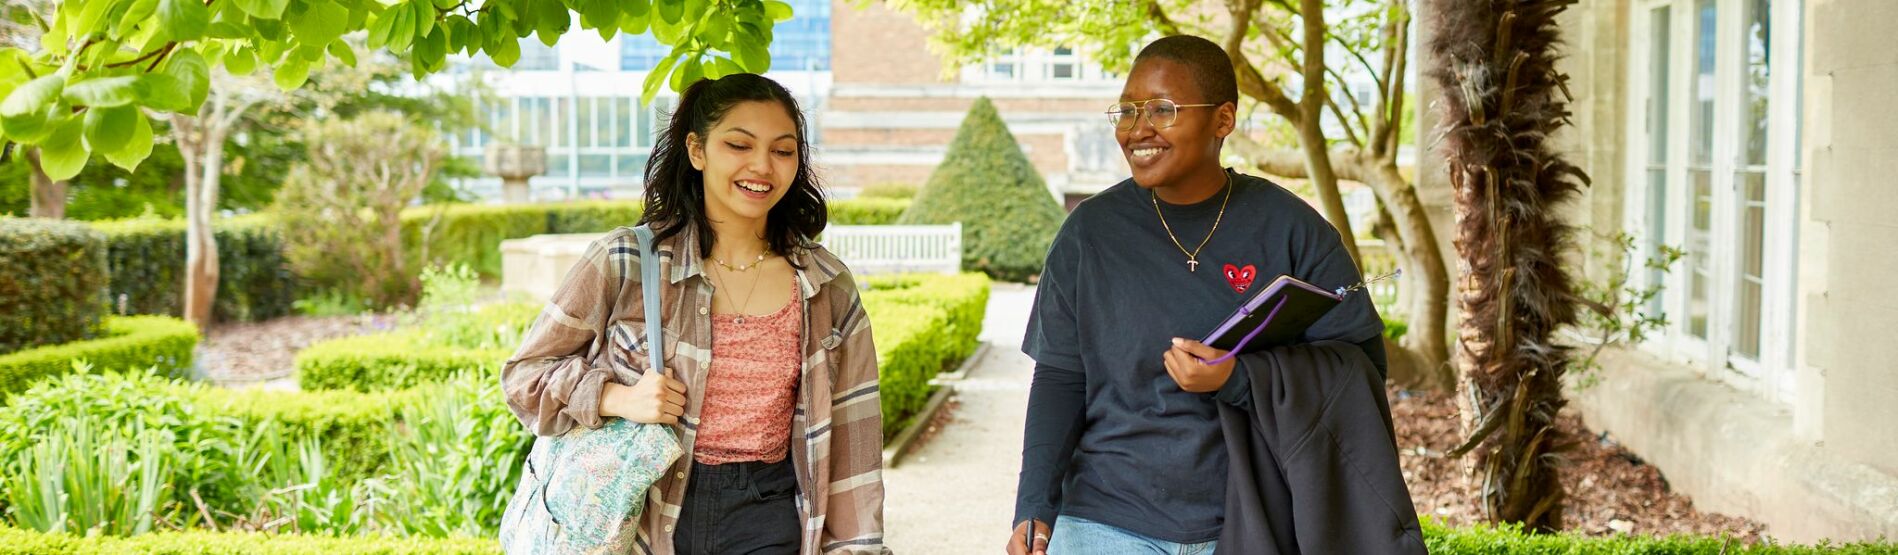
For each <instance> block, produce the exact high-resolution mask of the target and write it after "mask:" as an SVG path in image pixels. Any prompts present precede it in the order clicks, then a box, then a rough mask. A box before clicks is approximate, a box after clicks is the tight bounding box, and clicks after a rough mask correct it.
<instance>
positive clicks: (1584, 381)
mask: <svg viewBox="0 0 1898 555" xmlns="http://www.w3.org/2000/svg"><path fill="white" fill-rule="evenodd" d="M1608 241H1609V243H1610V244H1612V245H1614V248H1615V252H1613V253H1608V254H1611V255H1612V258H1609V259H1611V260H1618V261H1620V264H1619V267H1617V268H1615V269H1614V270H1613V271H1612V272H1611V273H1610V274H1609V275H1608V276H1606V277H1605V278H1604V279H1603V280H1601V281H1591V280H1583V281H1582V282H1581V283H1580V286H1579V287H1578V289H1580V291H1579V293H1580V295H1581V304H1582V306H1583V307H1584V308H1587V310H1585V311H1583V312H1582V321H1581V322H1580V323H1578V324H1577V327H1578V328H1579V329H1580V331H1582V332H1583V333H1585V334H1588V335H1589V336H1590V339H1589V341H1588V343H1589V345H1586V347H1587V348H1588V351H1587V354H1584V355H1582V356H1580V357H1578V358H1576V359H1575V363H1574V365H1573V366H1572V367H1571V368H1570V370H1569V371H1570V372H1572V373H1574V374H1576V377H1577V379H1578V381H1577V383H1578V385H1580V386H1581V387H1590V386H1593V385H1595V384H1596V383H1598V382H1599V381H1600V378H1601V376H1600V375H1599V374H1598V373H1597V371H1599V370H1601V367H1602V365H1601V362H1600V360H1599V359H1600V355H1601V352H1602V350H1603V349H1606V348H1607V347H1609V346H1611V345H1623V344H1635V343H1640V342H1642V341H1646V340H1647V337H1648V334H1650V333H1653V332H1654V331H1656V330H1659V329H1662V328H1665V327H1667V324H1668V320H1667V313H1666V312H1663V311H1659V310H1649V309H1650V308H1651V307H1652V302H1653V301H1654V300H1655V299H1656V298H1659V297H1660V294H1661V290H1662V289H1663V287H1664V286H1665V283H1664V282H1663V280H1660V279H1650V280H1649V281H1650V282H1651V283H1648V284H1646V285H1645V286H1643V285H1637V284H1635V283H1634V279H1633V276H1634V272H1635V270H1634V268H1633V265H1634V261H1635V260H1636V259H1638V258H1639V254H1640V252H1641V248H1640V247H1639V246H1637V245H1636V244H1635V240H1634V236H1633V235H1629V234H1628V233H1627V232H1625V231H1617V232H1615V233H1614V234H1612V235H1610V236H1609V237H1608ZM1595 254H1596V256H1597V257H1602V256H1603V254H1604V253H1600V252H1597V253H1595ZM1686 255H1687V252H1686V251H1684V250H1681V249H1678V248H1675V247H1672V246H1668V245H1660V246H1659V248H1658V249H1657V252H1655V253H1654V254H1652V255H1650V256H1649V257H1648V258H1647V259H1646V260H1644V261H1642V263H1641V267H1642V269H1644V270H1646V271H1648V273H1649V275H1650V276H1652V277H1659V276H1662V275H1665V274H1667V273H1668V272H1671V271H1673V268H1674V264H1675V263H1676V262H1679V261H1680V259H1681V258H1682V257H1684V256H1686Z"/></svg>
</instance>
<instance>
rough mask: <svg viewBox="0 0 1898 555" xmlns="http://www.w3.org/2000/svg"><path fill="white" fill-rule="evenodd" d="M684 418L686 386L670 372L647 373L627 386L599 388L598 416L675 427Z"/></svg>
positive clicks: (616, 385)
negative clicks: (673, 425)
mask: <svg viewBox="0 0 1898 555" xmlns="http://www.w3.org/2000/svg"><path fill="white" fill-rule="evenodd" d="M683 414H685V383H684V382H681V381H679V380H675V379H672V371H671V370H670V369H667V370H666V371H665V372H664V373H660V372H647V373H646V374H645V375H643V376H640V378H639V381H638V382H637V383H634V384H633V385H630V386H626V385H620V384H617V383H613V382H607V383H606V385H605V386H604V387H602V388H600V416H616V417H619V418H624V419H627V420H631V421H633V422H640V423H644V424H677V423H678V422H679V416H680V415H683Z"/></svg>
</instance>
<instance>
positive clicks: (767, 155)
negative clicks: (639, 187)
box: [686, 101, 798, 229]
mask: <svg viewBox="0 0 1898 555" xmlns="http://www.w3.org/2000/svg"><path fill="white" fill-rule="evenodd" d="M686 142H687V144H688V145H689V146H688V148H687V151H688V152H689V153H690V154H691V158H692V167H693V168H696V169H698V170H699V171H700V172H702V173H703V174H704V176H705V215H706V216H707V217H708V218H710V219H711V220H712V221H715V222H739V221H745V220H753V221H756V222H757V223H758V224H760V225H761V226H762V224H763V222H764V219H765V217H766V216H767V215H768V214H770V213H771V207H773V206H776V205H777V204H778V201H779V200H781V199H783V198H784V194H785V193H786V192H787V191H790V190H791V183H792V180H794V179H796V178H797V169H798V140H797V124H796V122H793V121H792V120H791V116H790V114H789V113H787V112H786V111H785V108H784V105H782V104H779V103H777V102H770V101H756V102H744V103H740V104H737V105H734V106H732V108H731V110H730V111H728V112H726V113H725V117H724V119H721V120H719V121H718V122H717V123H715V124H713V125H712V128H711V129H710V130H707V131H706V133H705V136H703V137H701V136H699V134H698V133H692V134H689V135H687V136H686ZM761 229H762V227H761Z"/></svg>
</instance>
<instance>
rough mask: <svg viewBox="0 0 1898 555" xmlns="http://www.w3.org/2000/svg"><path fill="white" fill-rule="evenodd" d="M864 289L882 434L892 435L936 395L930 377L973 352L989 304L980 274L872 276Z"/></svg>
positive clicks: (985, 286)
mask: <svg viewBox="0 0 1898 555" xmlns="http://www.w3.org/2000/svg"><path fill="white" fill-rule="evenodd" d="M866 283H867V284H868V285H869V286H870V290H869V291H866V292H864V293H863V308H864V311H865V312H867V313H869V317H870V323H871V329H872V331H873V332H874V333H875V335H876V346H877V361H878V369H877V370H878V376H877V384H878V385H877V390H878V395H879V396H880V398H881V400H882V409H883V435H884V437H885V438H889V437H892V436H894V435H896V434H897V433H898V432H901V431H902V430H903V428H904V427H905V426H908V425H909V423H910V422H911V421H912V420H914V419H915V418H916V414H917V413H918V412H921V411H922V409H923V405H925V404H928V402H929V396H930V395H931V394H933V393H935V390H936V388H935V386H932V385H930V383H929V382H930V380H932V379H934V378H935V377H936V375H937V374H939V373H941V372H942V371H943V370H945V369H947V368H948V367H950V366H952V365H955V364H957V363H960V362H961V361H962V360H963V359H965V358H968V356H969V355H970V354H971V353H973V352H974V350H975V347H976V335H977V334H978V333H979V332H980V331H981V328H982V318H983V315H984V314H985V312H986V309H987V306H988V296H989V282H988V278H987V277H985V276H983V275H981V274H963V275H959V276H930V275H912V276H901V277H894V278H890V277H883V278H871V279H869V280H868V281H867V282H866Z"/></svg>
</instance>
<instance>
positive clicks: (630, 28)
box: [619, 0, 652, 35]
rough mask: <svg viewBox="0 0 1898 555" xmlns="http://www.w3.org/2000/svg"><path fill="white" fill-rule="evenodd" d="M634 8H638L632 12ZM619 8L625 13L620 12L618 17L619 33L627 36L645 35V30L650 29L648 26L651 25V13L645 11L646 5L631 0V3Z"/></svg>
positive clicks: (639, 1)
mask: <svg viewBox="0 0 1898 555" xmlns="http://www.w3.org/2000/svg"><path fill="white" fill-rule="evenodd" d="M634 7H638V8H639V9H638V10H637V11H634V10H633V8H634ZM621 8H622V9H624V10H625V11H623V12H620V15H619V30H620V32H621V33H626V34H629V35H644V34H646V30H647V29H648V28H650V27H649V26H650V25H651V23H652V21H651V14H652V12H651V11H650V10H647V9H645V8H646V3H645V2H643V1H641V0H633V2H632V3H630V4H627V5H625V6H621Z"/></svg>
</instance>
